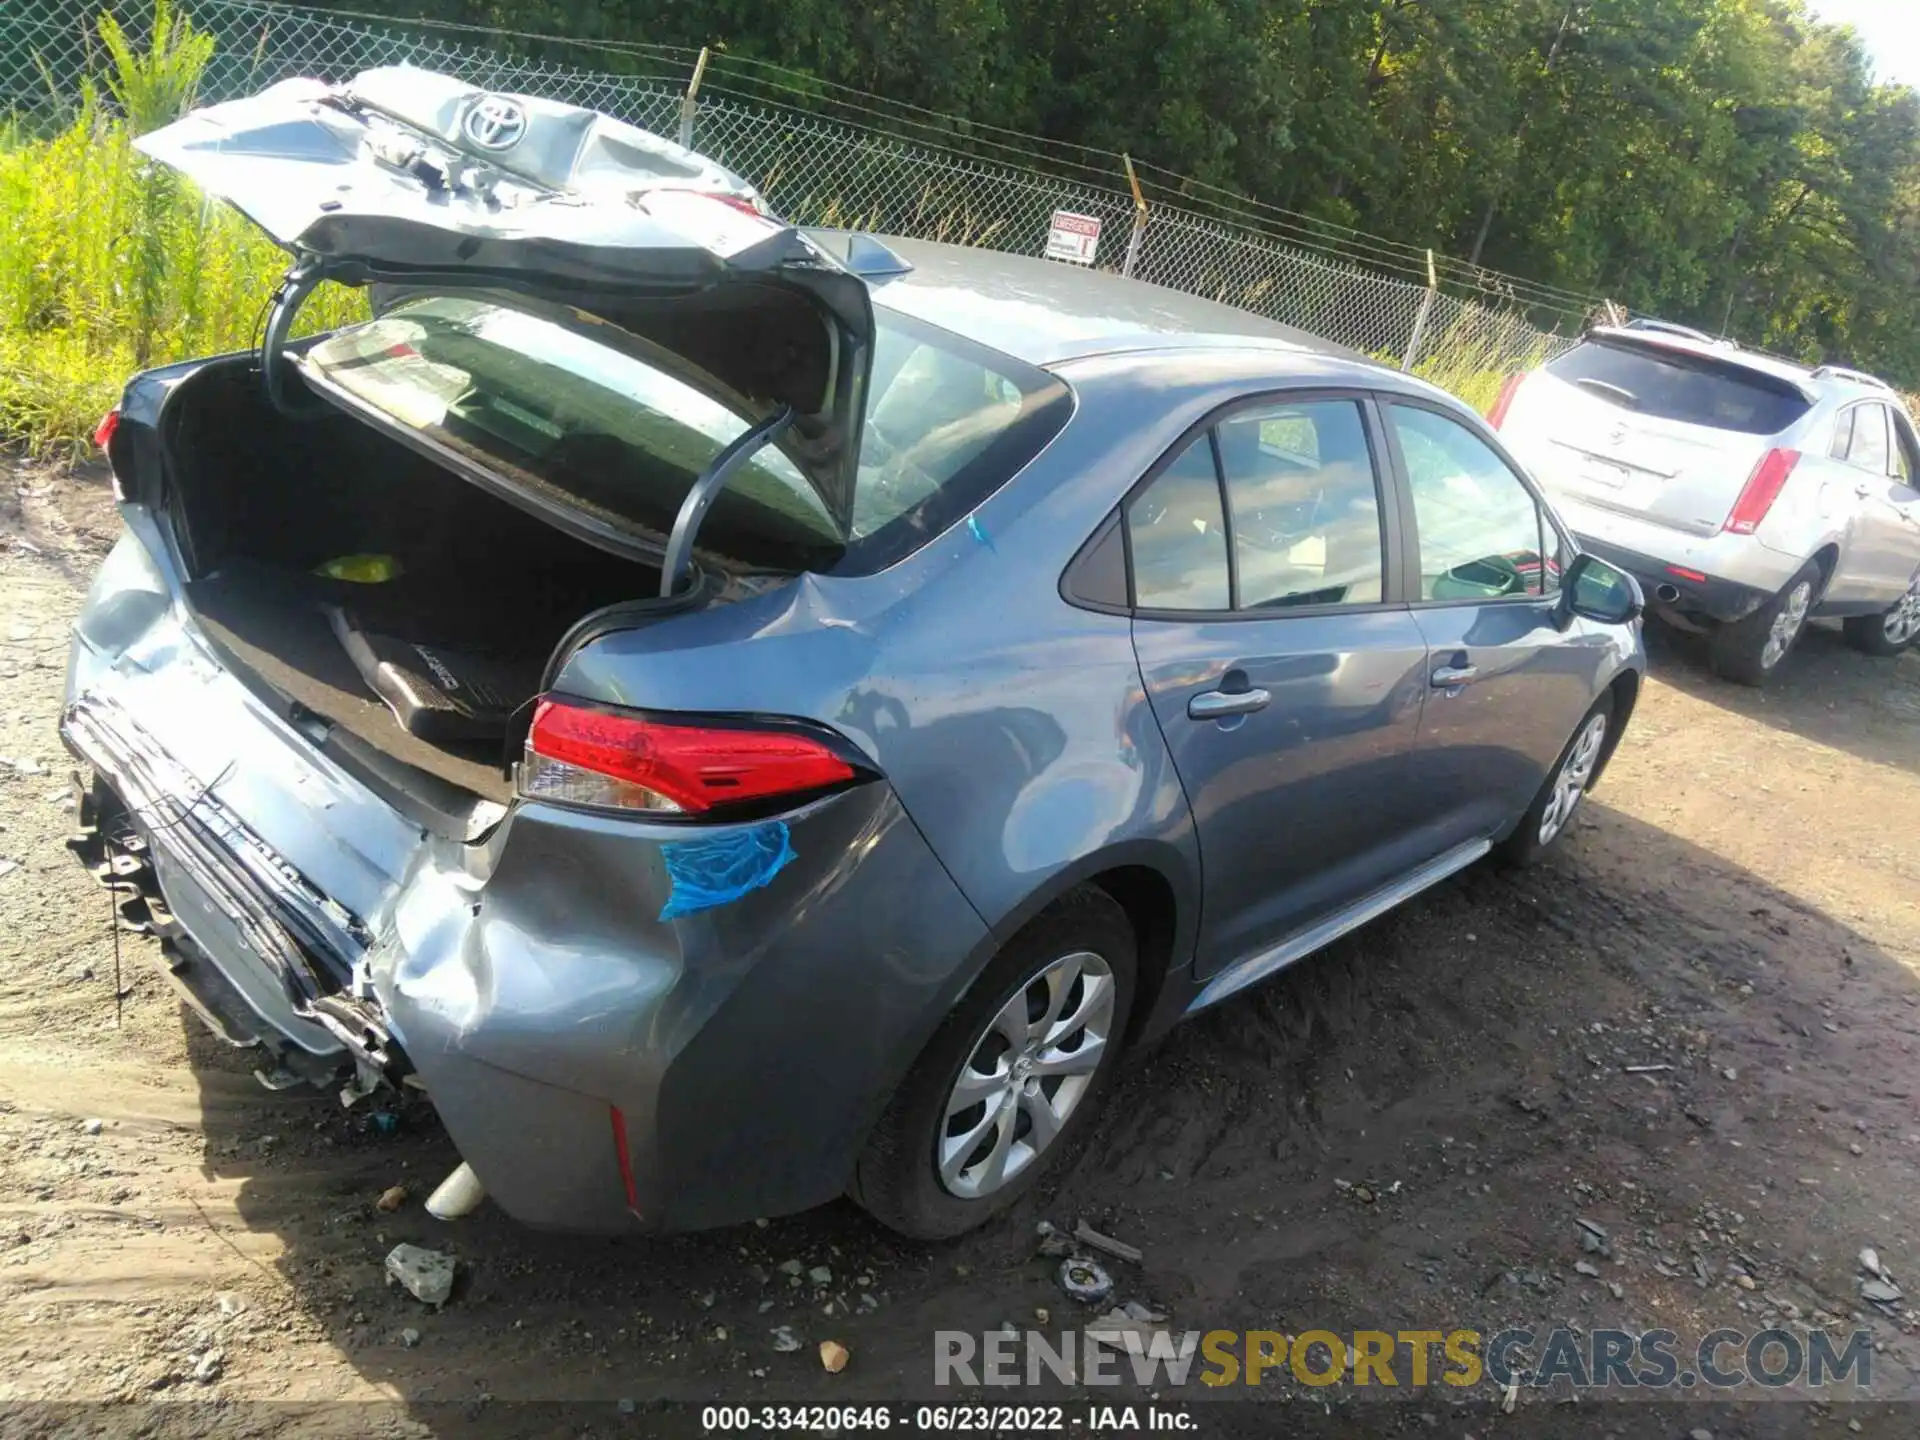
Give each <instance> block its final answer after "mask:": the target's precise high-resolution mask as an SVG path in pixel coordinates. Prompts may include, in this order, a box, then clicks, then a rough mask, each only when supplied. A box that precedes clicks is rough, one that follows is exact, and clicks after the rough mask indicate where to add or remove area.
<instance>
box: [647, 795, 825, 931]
mask: <svg viewBox="0 0 1920 1440" xmlns="http://www.w3.org/2000/svg"><path fill="white" fill-rule="evenodd" d="M661 850H662V852H663V853H664V854H665V855H666V859H667V875H668V878H669V879H671V880H672V881H673V890H672V892H671V893H670V894H669V895H668V896H667V903H666V907H665V908H664V909H662V910H661V912H660V918H661V919H662V920H674V919H677V918H678V917H680V916H682V915H692V914H694V913H696V912H698V911H701V910H711V909H713V907H714V906H716V905H729V904H732V903H733V902H734V901H735V900H738V899H739V898H740V897H741V896H742V895H745V894H747V893H748V892H749V891H753V890H758V889H759V888H760V887H761V886H762V885H766V884H769V883H770V882H771V881H772V880H773V877H774V876H776V875H778V874H779V873H780V872H781V871H782V870H784V869H785V868H786V867H787V864H788V862H790V861H791V860H792V859H793V858H794V856H793V842H792V840H791V839H789V838H788V835H787V825H786V822H785V821H784V820H770V821H768V822H767V823H766V824H765V825H755V826H753V827H752V828H751V829H747V830H735V831H733V832H732V833H731V834H727V835H716V836H714V837H713V838H711V839H708V840H678V841H674V842H672V843H670V844H667V845H664V846H662V847H661Z"/></svg>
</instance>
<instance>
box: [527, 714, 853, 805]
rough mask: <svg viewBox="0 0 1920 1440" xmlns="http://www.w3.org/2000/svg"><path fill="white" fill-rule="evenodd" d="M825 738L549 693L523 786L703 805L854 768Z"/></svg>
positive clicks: (808, 787)
mask: <svg viewBox="0 0 1920 1440" xmlns="http://www.w3.org/2000/svg"><path fill="white" fill-rule="evenodd" d="M858 773H859V772H857V771H856V770H855V769H854V767H853V765H852V764H850V763H849V762H848V761H847V760H845V759H843V758H842V757H841V756H840V755H839V754H838V753H837V752H836V750H835V749H834V748H833V747H832V746H831V745H829V744H828V743H827V742H826V741H825V740H823V739H820V738H817V737H816V736H814V735H811V734H808V733H807V732H806V731H805V730H803V729H800V728H798V727H790V726H785V725H766V724H760V723H755V722H752V721H742V722H740V723H738V724H735V723H733V722H724V723H723V722H716V721H686V722H682V721H678V720H673V721H668V720H662V719H660V718H658V717H657V716H651V715H640V714H635V713H634V712H632V711H622V710H603V709H597V708H593V707H589V706H585V705H578V704H572V703H569V702H566V701H561V700H554V699H551V698H547V699H542V700H541V701H540V702H539V703H538V704H537V705H536V706H535V708H534V712H533V728H532V729H531V730H530V731H529V732H528V734H527V748H526V755H525V757H524V759H523V760H522V761H521V764H520V793H521V794H522V795H525V796H527V797H528V798H530V799H539V800H559V801H563V802H565V803H567V804H572V805H594V806H600V807H604V808H608V809H616V810H652V811H655V812H657V813H660V814H666V815H704V814H707V813H708V812H711V811H716V810H730V809H734V808H736V807H743V806H753V805H764V804H766V803H767V802H770V801H777V800H780V799H786V798H795V799H797V798H799V797H800V796H803V795H806V794H808V793H810V792H816V791H821V790H827V789H831V788H832V787H833V786H836V785H843V784H845V783H846V782H848V781H850V780H853V779H855V778H857V776H858Z"/></svg>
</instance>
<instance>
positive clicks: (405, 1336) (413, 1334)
mask: <svg viewBox="0 0 1920 1440" xmlns="http://www.w3.org/2000/svg"><path fill="white" fill-rule="evenodd" d="M400 1343H401V1344H402V1345H404V1346H406V1347H407V1349H409V1350H411V1349H413V1347H414V1346H416V1345H418V1344H419V1343H420V1332H419V1331H418V1330H416V1329H414V1328H413V1327H412V1326H411V1325H409V1326H408V1327H407V1328H406V1329H404V1330H402V1331H401V1332H400Z"/></svg>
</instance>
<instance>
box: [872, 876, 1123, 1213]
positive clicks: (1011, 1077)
mask: <svg viewBox="0 0 1920 1440" xmlns="http://www.w3.org/2000/svg"><path fill="white" fill-rule="evenodd" d="M1134 973H1135V944H1134V936H1133V928H1132V926H1131V925H1129V924H1128V922H1127V915H1126V912H1125V911H1124V910H1122V909H1121V908H1120V906H1119V904H1118V903H1117V902H1116V901H1115V900H1114V899H1113V898H1112V897H1111V896H1110V895H1108V894H1107V893H1106V892H1105V891H1102V890H1098V889H1095V888H1092V887H1086V888H1082V889H1079V890H1075V891H1072V892H1071V893H1069V894H1068V895H1066V896H1065V897H1063V898H1062V899H1061V900H1059V901H1056V902H1055V903H1054V904H1053V905H1051V906H1049V907H1048V908H1047V909H1046V910H1045V911H1044V912H1042V913H1041V914H1040V915H1039V916H1038V917H1036V918H1035V919H1034V920H1033V921H1032V922H1031V923H1030V924H1029V925H1028V926H1027V927H1026V929H1024V930H1022V931H1021V932H1020V933H1019V934H1018V935H1016V936H1015V937H1014V938H1013V939H1012V940H1011V941H1010V942H1008V944H1007V946H1006V947H1005V948H1004V949H1003V950H1002V951H1001V952H1000V954H999V955H998V956H996V957H995V958H994V961H993V963H992V964H991V965H989V966H988V967H987V969H986V972H985V973H984V974H983V975H981V977H980V978H979V979H978V980H977V981H975V982H974V984H973V985H972V987H971V988H970V989H969V990H968V991H967V994H966V995H965V996H964V997H962V999H961V1001H960V1003H959V1004H958V1005H957V1006H955V1007H954V1010H953V1012H952V1013H951V1014H950V1015H949V1016H948V1017H947V1019H946V1021H945V1022H944V1023H943V1024H942V1025H941V1027H940V1029H939V1031H938V1032H936V1034H935V1035H934V1037H933V1039H932V1040H931V1041H929V1042H928V1044H927V1048H926V1049H925V1051H923V1052H922V1053H921V1056H920V1058H919V1060H917V1061H916V1062H915V1063H914V1067H913V1069H912V1071H911V1072H909V1074H908V1075H907V1078H906V1080H905V1081H904V1082H903V1083H902V1084H901V1086H900V1088H899V1090H898V1091H896V1092H895V1094H894V1098H893V1100H892V1102H891V1103H890V1104H889V1105H888V1107H887V1111H886V1113H885V1114H884V1115H883V1116H882V1117H881V1119H880V1122H879V1124H878V1125H876V1126H875V1127H874V1132H873V1135H872V1136H871V1138H870V1139H869V1140H868V1142H867V1148H866V1151H865V1153H864V1154H863V1155H862V1156H861V1157H860V1162H859V1164H858V1166H857V1167H856V1168H855V1173H854V1183H853V1187H852V1193H853V1198H854V1199H855V1200H857V1201H858V1202H859V1203H860V1204H861V1205H862V1206H863V1207H864V1208H865V1209H866V1210H867V1211H869V1212H870V1213H871V1214H872V1215H873V1216H874V1217H875V1218H876V1219H878V1220H880V1221H881V1222H882V1223H884V1224H886V1225H889V1226H891V1227H892V1228H893V1229H895V1230H898V1231H900V1232H902V1233H903V1234H906V1235H911V1236H914V1237H915V1238H917V1239H923V1240H937V1239H944V1238H946V1237H948V1236H952V1235H958V1234H960V1233H961V1232H962V1231H964V1230H970V1229H972V1228H973V1227H974V1226H975V1225H978V1224H980V1223H981V1222H982V1221H984V1220H986V1219H988V1218H989V1217H991V1216H992V1215H994V1214H995V1213H997V1212H998V1211H1000V1210H1002V1209H1004V1208H1006V1207H1007V1206H1008V1205H1011V1204H1012V1203H1013V1202H1014V1200H1015V1199H1016V1198H1017V1197H1018V1196H1020V1195H1021V1194H1023V1193H1024V1192H1025V1191H1026V1190H1027V1189H1028V1188H1029V1187H1031V1186H1032V1185H1033V1184H1034V1183H1035V1182H1036V1181H1037V1180H1038V1179H1039V1177H1040V1176H1041V1174H1042V1173H1043V1172H1044V1171H1046V1170H1047V1169H1048V1168H1050V1167H1051V1166H1052V1165H1053V1164H1054V1163H1055V1162H1056V1161H1058V1160H1059V1159H1060V1157H1061V1156H1062V1155H1063V1154H1065V1153H1066V1151H1067V1149H1068V1147H1069V1145H1070V1144H1071V1142H1072V1140H1073V1138H1074V1136H1075V1135H1076V1134H1078V1133H1079V1131H1080V1129H1081V1128H1082V1126H1083V1125H1084V1124H1085V1122H1086V1119H1087V1117H1088V1116H1089V1115H1091V1114H1092V1113H1093V1110H1094V1108H1095V1106H1096V1104H1097V1101H1098V1099H1099V1095H1100V1092H1101V1091H1102V1090H1103V1089H1104V1088H1105V1086H1106V1083H1107V1080H1108V1077H1109V1076H1110V1075H1111V1074H1112V1071H1113V1066H1114V1062H1115V1059H1116V1057H1117V1054H1118V1051H1119V1048H1120V1043H1121V1037H1122V1036H1123V1035H1124V1034H1125V1033H1126V1024H1127V1015H1128V1013H1129V1010H1130V1008H1131V1006H1132V1004H1133V986H1134Z"/></svg>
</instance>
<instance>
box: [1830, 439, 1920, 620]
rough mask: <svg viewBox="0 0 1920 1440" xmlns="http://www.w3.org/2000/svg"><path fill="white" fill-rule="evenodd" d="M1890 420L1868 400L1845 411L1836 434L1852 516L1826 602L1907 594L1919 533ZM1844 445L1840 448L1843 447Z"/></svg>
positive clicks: (1886, 600)
mask: <svg viewBox="0 0 1920 1440" xmlns="http://www.w3.org/2000/svg"><path fill="white" fill-rule="evenodd" d="M1892 426H1893V417H1892V415H1891V414H1890V413H1889V412H1888V410H1887V407H1886V406H1885V405H1882V404H1879V403H1877V402H1875V401H1867V402H1865V403H1863V404H1859V405H1855V406H1853V407H1851V408H1850V409H1847V410H1843V411H1842V412H1841V414H1840V423H1839V427H1838V429H1837V431H1836V433H1835V439H1834V447H1835V455H1836V458H1838V459H1840V460H1842V461H1843V462H1844V464H1845V471H1844V478H1843V481H1842V483H1843V484H1845V485H1849V486H1851V489H1852V493H1851V494H1850V495H1848V496H1846V497H1845V503H1846V508H1847V509H1849V510H1851V511H1852V513H1853V524H1852V526H1851V528H1850V533H1849V535H1848V539H1847V546H1846V552H1845V554H1843V555H1842V556H1841V559H1840V568H1839V570H1838V571H1837V572H1836V573H1835V576H1834V583H1833V584H1831V585H1829V586H1828V589H1827V598H1828V599H1829V600H1835V601H1862V602H1871V603H1873V604H1876V605H1879V604H1886V605H1891V604H1893V602H1894V601H1895V600H1897V599H1899V598H1900V596H1901V595H1903V594H1905V593H1906V589H1907V582H1908V580H1909V579H1910V578H1911V577H1912V575H1913V571H1914V565H1915V554H1916V551H1917V550H1920V544H1916V540H1920V530H1917V529H1916V528H1915V524H1914V516H1913V507H1914V504H1915V501H1916V498H1920V497H1916V496H1915V493H1914V490H1913V487H1912V485H1911V484H1910V483H1909V480H1910V477H1909V476H1908V475H1906V474H1903V473H1902V471H1903V470H1904V469H1905V468H1906V466H1907V459H1906V454H1905V451H1904V449H1903V448H1902V447H1901V446H1900V445H1898V444H1897V443H1896V440H1895V435H1894V432H1893V429H1892ZM1843 446H1844V448H1842V447H1843Z"/></svg>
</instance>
